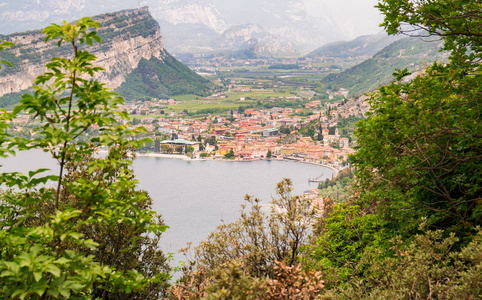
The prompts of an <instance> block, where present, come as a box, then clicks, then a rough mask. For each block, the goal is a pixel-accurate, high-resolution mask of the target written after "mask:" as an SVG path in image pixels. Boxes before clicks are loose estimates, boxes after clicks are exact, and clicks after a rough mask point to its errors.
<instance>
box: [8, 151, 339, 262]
mask: <svg viewBox="0 0 482 300" xmlns="http://www.w3.org/2000/svg"><path fill="white" fill-rule="evenodd" d="M0 164H2V165H3V167H2V168H1V169H2V172H6V171H20V172H28V171H29V170H35V169H37V168H40V167H41V168H52V169H55V168H56V164H55V162H54V161H52V160H51V158H50V156H49V154H48V153H44V152H41V151H38V150H33V151H32V150H31V151H27V152H19V153H18V154H17V156H16V157H14V158H9V159H6V160H5V159H3V160H1V161H0ZM134 171H135V175H136V177H137V179H138V180H139V181H140V185H139V187H140V188H141V189H144V190H146V191H148V192H149V194H150V196H151V197H152V199H153V202H154V204H153V209H155V210H156V211H157V212H159V213H161V214H162V216H163V218H164V221H165V223H166V224H167V225H168V226H169V227H170V229H168V230H167V231H166V233H164V234H163V238H162V239H161V247H162V249H163V250H164V251H166V252H172V253H174V260H175V261H179V260H182V259H183V257H182V256H181V255H179V254H177V251H178V250H179V249H181V248H183V247H185V246H186V243H187V242H193V244H194V245H196V244H198V243H199V242H200V241H202V240H204V239H206V237H207V236H208V234H209V233H210V232H212V231H213V230H215V229H216V226H217V225H219V224H221V222H222V221H224V222H226V223H229V222H232V221H234V220H236V219H237V218H238V217H239V215H240V206H241V204H242V203H243V201H244V200H243V199H244V196H245V195H246V194H249V195H252V196H254V197H256V198H259V199H262V200H263V203H268V202H269V201H270V200H271V197H273V196H275V188H276V184H277V182H279V181H281V180H282V179H283V178H291V180H292V181H293V187H294V191H293V194H301V193H302V192H303V191H305V190H307V189H310V188H313V187H316V184H313V183H312V184H311V185H310V184H309V183H308V179H309V178H314V177H318V176H320V175H321V174H323V178H331V176H332V173H333V171H332V170H330V169H328V168H324V167H321V166H316V165H310V164H304V163H299V162H289V161H251V162H236V161H233V162H231V161H229V162H227V161H185V160H179V159H166V158H156V157H138V158H136V160H135V162H134ZM173 265H175V263H173Z"/></svg>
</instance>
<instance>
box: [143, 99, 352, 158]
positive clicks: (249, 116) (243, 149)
mask: <svg viewBox="0 0 482 300" xmlns="http://www.w3.org/2000/svg"><path fill="white" fill-rule="evenodd" d="M307 105H308V106H309V107H310V108H311V110H310V112H311V113H310V115H308V116H306V115H304V116H299V115H297V113H298V112H300V111H302V110H303V109H292V108H280V107H273V108H271V109H254V108H251V109H246V110H244V112H243V113H239V112H231V113H230V114H228V115H227V116H226V115H224V116H221V115H208V116H207V117H206V118H203V119H189V118H186V117H183V118H181V117H179V118H167V117H161V118H157V117H156V118H155V117H149V116H145V117H144V118H142V119H141V121H140V123H139V124H138V125H136V126H144V127H145V128H146V129H147V130H148V131H149V132H152V133H153V134H156V133H160V134H163V135H168V136H173V137H174V136H175V138H176V141H175V142H174V141H173V142H172V143H169V142H168V141H166V142H165V143H164V144H172V145H177V146H178V145H179V142H180V141H181V142H182V141H186V143H185V144H186V145H189V146H191V147H193V148H194V155H196V156H199V155H200V154H201V153H205V154H204V155H203V157H206V156H208V157H210V158H222V157H225V155H226V154H228V153H230V152H231V153H234V158H235V159H237V160H255V159H264V158H267V157H271V158H287V157H295V158H297V159H303V160H308V161H314V162H320V163H323V164H331V165H333V166H341V165H342V164H344V163H345V162H346V160H347V157H348V155H349V154H352V153H353V152H354V150H353V149H352V148H351V147H350V141H349V139H348V138H347V137H342V136H340V135H339V134H338V130H337V129H335V130H334V134H330V129H329V128H330V127H333V126H336V125H335V124H333V122H332V123H331V124H330V123H329V122H330V118H329V117H328V116H327V115H326V110H325V109H326V107H322V105H321V103H320V101H311V102H309V103H308V104H307ZM313 121H316V122H317V124H319V125H317V126H319V127H320V130H319V133H318V134H317V135H319V134H320V133H321V134H322V137H323V138H322V139H320V138H319V137H318V140H316V141H315V140H313V139H312V138H311V137H306V136H305V137H302V136H299V137H298V138H297V139H296V140H295V141H293V142H291V143H287V142H286V141H285V139H284V138H285V137H286V136H287V135H288V134H296V133H297V132H298V130H300V129H301V128H303V127H304V126H306V125H307V124H308V123H310V122H313ZM317 130H318V129H317ZM331 132H332V133H333V129H332V130H331ZM213 141H215V142H213ZM187 142H189V143H187ZM206 154H207V155H206Z"/></svg>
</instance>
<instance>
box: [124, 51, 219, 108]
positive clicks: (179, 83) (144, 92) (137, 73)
mask: <svg viewBox="0 0 482 300" xmlns="http://www.w3.org/2000/svg"><path fill="white" fill-rule="evenodd" d="M213 88H214V84H213V83H211V82H210V81H209V80H207V79H204V78H202V77H201V76H199V75H197V74H196V73H194V72H193V71H192V70H191V69H189V68H188V67H187V66H185V65H183V64H182V63H181V62H179V61H178V60H176V59H175V58H174V57H172V56H171V55H170V54H169V53H166V54H165V55H164V56H163V58H162V60H160V59H158V58H156V57H152V58H151V59H149V60H147V59H144V58H143V59H141V61H140V62H139V65H138V66H137V68H136V69H134V71H132V72H131V73H130V74H129V75H128V76H127V77H126V80H125V82H123V83H122V85H121V86H120V87H119V88H117V89H116V92H117V93H119V95H120V96H122V97H124V98H126V99H136V100H142V99H146V100H150V99H151V98H169V97H170V96H172V95H180V94H195V95H199V96H208V95H209V94H210V92H212V90H213Z"/></svg>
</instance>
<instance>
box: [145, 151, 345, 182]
mask: <svg viewBox="0 0 482 300" xmlns="http://www.w3.org/2000/svg"><path fill="white" fill-rule="evenodd" d="M136 155H137V156H138V157H157V158H168V159H181V160H187V161H234V162H252V161H260V160H274V161H276V160H277V161H293V162H299V163H305V164H310V165H316V166H320V167H325V168H328V169H330V170H332V171H333V172H334V174H333V176H335V177H336V176H337V175H338V173H339V172H340V170H338V169H337V168H335V167H333V166H329V165H325V164H321V163H318V162H314V161H304V160H299V159H287V158H270V159H266V158H264V159H252V160H236V159H234V160H233V159H223V158H216V159H215V158H213V157H208V158H189V157H188V156H186V155H179V154H164V153H137V154H136Z"/></svg>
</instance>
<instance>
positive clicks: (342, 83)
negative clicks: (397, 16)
mask: <svg viewBox="0 0 482 300" xmlns="http://www.w3.org/2000/svg"><path fill="white" fill-rule="evenodd" d="M441 45H442V42H441V41H440V39H438V38H415V37H413V38H411V37H406V38H403V39H400V40H397V41H395V42H393V43H391V44H390V45H389V46H387V47H385V48H383V49H382V50H380V51H378V52H377V53H376V54H375V55H374V56H373V57H372V58H370V59H367V60H365V61H364V62H362V63H360V64H358V65H356V66H354V67H351V68H349V69H347V70H344V71H342V72H341V73H333V74H330V75H328V76H326V77H325V78H324V79H323V82H324V83H325V84H327V85H328V86H330V87H331V89H334V90H336V89H338V88H346V89H348V90H350V96H353V95H362V94H364V93H367V92H370V91H374V90H376V89H378V88H379V87H380V86H382V85H384V84H388V83H390V82H391V81H392V80H393V76H392V73H393V71H394V70H395V69H404V68H407V69H408V70H409V71H411V72H414V71H419V70H422V69H424V68H425V67H426V65H427V64H430V63H432V62H434V61H438V60H446V59H447V57H448V54H447V53H441V52H439V50H440V47H441Z"/></svg>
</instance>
